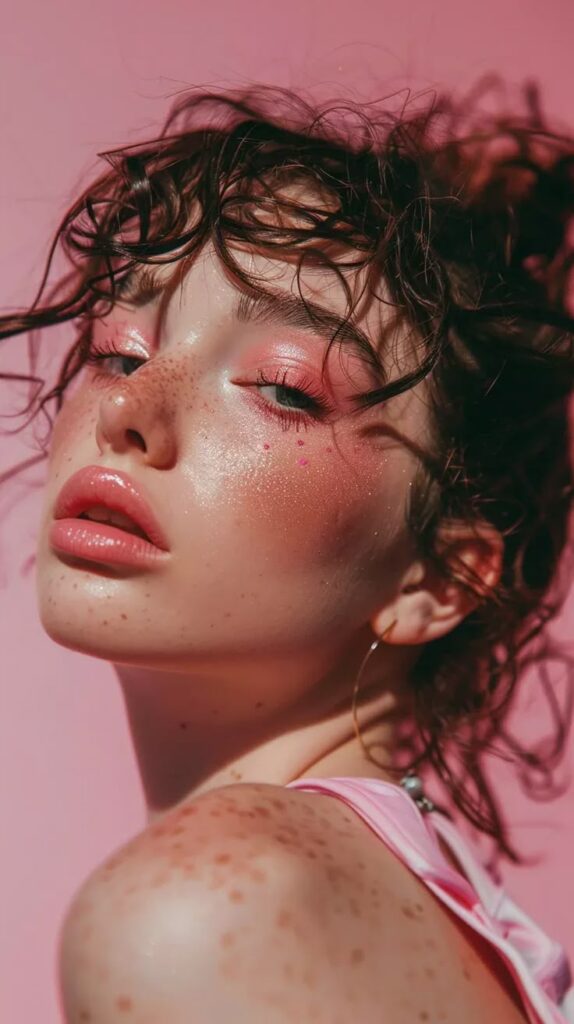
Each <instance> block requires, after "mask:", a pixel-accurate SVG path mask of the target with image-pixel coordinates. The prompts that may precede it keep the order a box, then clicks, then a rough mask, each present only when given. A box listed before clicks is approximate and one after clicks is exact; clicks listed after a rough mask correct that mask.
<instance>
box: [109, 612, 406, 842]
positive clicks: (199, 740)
mask: <svg viewBox="0 0 574 1024" xmlns="http://www.w3.org/2000/svg"><path fill="white" fill-rule="evenodd" d="M371 639H372V637H371V636H370V635H369V634H368V632H367V631H364V632H362V633H361V636H360V637H357V638H356V642H354V643H353V645H352V647H351V648H350V649H349V650H348V651H347V652H346V653H345V654H343V656H342V657H341V656H339V657H338V658H337V659H336V660H337V665H336V667H333V666H331V667H330V668H328V669H327V671H326V672H323V673H322V674H321V675H319V676H317V675H315V676H314V678H315V679H318V681H317V682H315V684H314V685H311V686H310V685H309V676H310V675H311V676H312V673H313V671H316V668H317V665H315V666H314V665H313V664H311V663H310V664H308V665H307V666H306V669H305V671H304V672H303V673H300V674H299V675H297V683H294V671H293V665H292V664H283V665H281V664H277V662H276V661H275V662H274V664H273V666H261V665H260V664H259V665H258V666H257V667H255V666H253V665H251V666H249V668H248V670H245V669H241V668H238V667H237V666H235V671H233V672H230V671H229V669H227V670H225V671H222V670H219V671H218V672H217V673H216V672H214V671H212V670H210V671H205V672H203V673H200V672H193V673H192V672H190V673H186V674H183V673H181V672H175V671H166V670H163V669H162V670H155V669H150V668H139V667H133V666H126V665H119V664H118V665H116V666H115V668H116V671H117V673H118V678H119V681H120V685H121V687H122V691H123V696H124V700H125V704H126V711H127V715H128V721H129V725H130V729H131V733H132V739H133V743H134V750H135V755H136V759H137V763H138V768H139V772H140V777H141V780H142V785H143V789H144V795H145V799H146V805H147V820H148V823H151V822H153V821H154V820H155V819H156V818H157V817H158V816H159V815H160V814H163V813H165V812H166V811H167V810H169V809H170V808H171V807H173V806H175V804H177V803H179V802H181V801H182V800H183V799H184V798H186V797H191V796H197V795H200V794H201V793H205V792H207V791H209V790H211V789H215V788H218V787H220V786H225V785H229V784H234V783H238V782H266V783H270V784H273V785H278V786H283V785H286V784H287V783H288V782H292V781H293V780H294V779H297V778H301V777H302V776H304V775H315V776H317V777H326V776H328V775H365V776H370V777H373V776H374V777H378V778H382V779H384V780H386V781H397V779H398V774H397V773H396V772H394V773H393V772H392V770H391V771H389V770H387V769H386V768H379V767H378V766H377V765H376V764H374V763H373V761H372V760H370V759H369V758H368V757H367V755H366V753H365V752H364V750H363V746H362V745H361V743H360V742H359V740H358V739H357V737H356V735H355V727H354V723H353V715H352V710H351V701H352V690H353V682H354V679H355V676H356V672H357V669H358V666H359V664H360V662H361V660H362V658H363V656H364V653H365V651H366V650H367V649H368V646H369V644H370V642H371ZM415 650H416V649H415V648H398V647H388V646H386V645H382V646H381V647H380V648H379V649H378V650H377V651H376V652H374V655H373V657H372V658H371V659H370V663H369V664H368V666H367V667H366V669H365V672H364V675H363V677H362V679H361V688H360V696H359V701H358V711H357V717H358V721H359V725H360V731H361V738H362V740H363V743H364V744H365V745H366V746H368V747H369V748H371V747H372V749H373V756H374V757H375V758H376V761H378V762H382V763H383V764H384V765H389V764H390V763H391V762H392V759H393V751H394V742H395V732H396V723H397V721H398V719H400V718H401V717H402V716H403V715H404V707H405V700H404V694H405V693H406V692H407V668H408V666H409V665H410V664H412V660H413V653H414V651H415ZM313 660H314V659H311V662H312V661H313ZM375 662H376V664H375ZM298 667H300V666H298Z"/></svg>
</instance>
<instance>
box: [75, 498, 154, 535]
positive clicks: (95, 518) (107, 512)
mask: <svg viewBox="0 0 574 1024" xmlns="http://www.w3.org/2000/svg"><path fill="white" fill-rule="evenodd" d="M76 518H77V519H89V520H90V521H91V522H93V523H106V524H107V525H109V526H117V527H118V529H120V530H125V532H126V533H133V534H135V536H136V537H142V538H143V540H147V541H149V540H150V538H149V536H148V535H147V533H146V532H145V531H144V530H142V528H141V526H138V524H137V523H135V522H134V521H133V519H130V517H129V516H127V515H126V514H125V512H116V511H115V510H113V509H111V508H106V507H105V506H104V505H95V506H94V507H93V508H89V509H86V511H85V512H81V513H80V514H79V515H78V516H77V517H76Z"/></svg>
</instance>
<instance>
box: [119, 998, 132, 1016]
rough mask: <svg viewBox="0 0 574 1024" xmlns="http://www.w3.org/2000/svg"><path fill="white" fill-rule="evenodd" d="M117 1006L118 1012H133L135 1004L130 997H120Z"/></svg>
mask: <svg viewBox="0 0 574 1024" xmlns="http://www.w3.org/2000/svg"><path fill="white" fill-rule="evenodd" d="M116 1006H117V1008H118V1010H124V1011H126V1012H127V1011H128V1010H131V1008H132V1006H133V1003H132V1001H131V999H130V997H129V996H118V998H117V999H116Z"/></svg>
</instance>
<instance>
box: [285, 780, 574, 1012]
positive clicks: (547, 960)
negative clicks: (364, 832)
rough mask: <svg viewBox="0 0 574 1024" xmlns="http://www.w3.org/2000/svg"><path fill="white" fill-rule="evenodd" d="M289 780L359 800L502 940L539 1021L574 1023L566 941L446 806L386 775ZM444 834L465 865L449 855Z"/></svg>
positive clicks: (494, 941)
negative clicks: (427, 807) (554, 934)
mask: <svg viewBox="0 0 574 1024" xmlns="http://www.w3.org/2000/svg"><path fill="white" fill-rule="evenodd" d="M287 788H291V789H303V790H310V791H315V792H322V793H325V794H329V795H331V796H334V797H336V798H338V799H339V800H342V801H343V802H344V803H346V804H347V805H348V806H349V807H350V808H352V809H353V810H354V811H355V812H356V813H357V814H358V815H359V816H360V817H361V818H362V819H363V820H364V821H365V822H366V824H367V825H369V826H370V828H371V829H372V830H373V831H374V832H375V833H376V834H377V835H378V836H379V838H380V839H381V840H382V841H383V842H384V843H385V844H386V846H388V847H389V849H391V850H392V851H393V853H395V854H396V856H397V857H398V858H399V859H400V860H401V861H402V862H403V863H404V864H405V865H406V866H407V867H408V868H410V870H411V871H412V872H413V873H414V874H415V875H417V876H418V877H419V878H420V880H421V881H422V882H423V883H424V884H425V885H426V886H427V888H429V889H430V890H431V891H432V892H433V893H434V894H435V896H436V897H437V898H438V899H439V900H440V901H441V902H442V903H444V904H445V905H446V906H447V907H449V909H450V910H451V911H452V912H453V913H454V914H455V915H456V916H457V917H459V918H460V919H461V920H463V921H464V922H465V923H466V924H468V925H469V926H470V927H471V928H472V929H473V930H474V931H475V932H478V933H479V934H480V935H482V937H483V938H485V939H486V940H487V941H488V942H489V943H490V944H491V945H492V946H493V947H494V948H495V950H496V951H497V952H498V953H499V955H500V956H501V957H502V959H503V960H504V962H505V963H506V966H507V967H508V969H509V970H510V973H511V975H512V976H513V978H514V980H515V982H516V985H517V987H518V990H519V991H520V992H521V994H522V998H523V1001H524V1008H525V1012H527V1013H528V1016H529V1020H530V1021H531V1022H532V1024H570V1022H572V1024H574V990H573V989H572V988H571V987H570V986H571V975H570V967H569V964H568V960H567V957H566V954H565V952H564V949H563V948H562V946H561V945H560V944H559V943H557V942H555V941H553V940H552V939H551V938H550V937H549V936H548V935H546V933H545V932H544V931H543V930H542V929H541V928H540V927H539V926H538V925H537V924H536V923H535V922H534V921H533V920H532V918H530V917H529V916H528V915H527V914H526V913H525V912H524V911H523V910H522V909H521V908H520V907H518V906H517V904H516V903H515V902H514V901H513V900H512V899H511V898H510V897H509V896H508V894H507V893H506V892H505V890H504V889H503V888H502V886H500V885H498V884H497V883H496V882H495V881H494V879H493V878H492V877H491V876H490V874H489V873H488V871H487V870H486V868H485V867H484V866H483V865H482V864H481V863H480V861H479V860H478V858H477V856H476V855H475V853H474V852H473V851H472V849H471V847H470V846H469V845H468V844H467V843H466V841H465V840H464V839H463V837H462V835H461V834H460V832H459V831H458V830H457V829H456V827H455V825H454V824H453V823H452V822H450V821H449V820H448V819H447V818H446V817H445V816H444V815H443V814H441V813H440V812H439V811H436V810H434V811H430V812H426V813H424V814H423V813H422V812H421V811H420V810H419V808H418V807H417V806H416V804H415V802H414V800H413V799H411V797H410V796H409V795H408V793H407V792H406V791H405V790H404V789H403V788H402V787H401V786H396V785H394V784H393V783H390V782H383V781H382V780H381V779H371V778H362V777H355V776H333V777H331V778H314V777H312V776H309V777H307V778H301V779H295V780H294V781H293V782H290V783H288V784H287ZM439 836H440V838H441V840H442V841H443V843H444V844H445V845H446V847H447V848H448V849H449V850H450V851H451V852H452V854H453V856H454V858H455V859H456V861H457V862H458V863H459V864H460V868H461V870H460V871H457V870H456V869H455V868H454V867H453V866H452V865H451V864H450V862H449V861H448V860H447V858H446V857H445V855H444V853H443V851H442V849H441V846H440V843H439V839H438V837H439Z"/></svg>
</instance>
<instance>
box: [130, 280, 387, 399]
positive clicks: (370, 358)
mask: <svg viewBox="0 0 574 1024" xmlns="http://www.w3.org/2000/svg"><path fill="white" fill-rule="evenodd" d="M155 266H156V265H153V264H152V265H149V264H148V265H144V266H143V268H140V267H137V268H132V270H131V271H130V272H129V273H128V274H127V275H126V277H124V278H123V279H122V280H121V281H120V282H119V283H118V284H117V286H116V287H117V290H116V295H117V297H118V298H120V299H124V301H127V302H129V303H131V304H132V305H134V306H136V307H139V306H143V305H145V304H146V303H147V302H151V301H153V299H155V298H157V297H158V295H160V294H161V293H162V291H163V290H164V289H165V285H166V282H165V279H162V277H161V276H160V274H159V273H158V271H157V269H155ZM233 313H234V315H235V317H236V319H237V320H238V321H239V322H240V323H264V324H278V325H280V326H287V327H297V328H298V329H299V330H303V331H307V332H309V333H312V334H318V335H320V336H321V337H323V338H325V339H326V340H328V341H331V340H332V339H333V338H337V339H338V340H339V341H341V342H343V343H347V344H350V345H351V346H352V347H354V348H355V350H356V351H357V352H358V354H359V355H360V356H362V357H363V358H366V361H367V362H368V364H369V365H370V366H371V368H372V369H374V370H376V372H377V374H378V375H382V376H383V378H384V379H386V374H385V373H384V370H383V367H382V366H381V364H380V361H379V358H378V356H377V353H376V350H375V349H374V347H373V345H372V343H371V341H370V339H369V337H368V335H367V334H366V333H365V332H364V331H362V330H361V328H360V327H358V326H357V325H356V324H353V323H351V321H350V320H349V318H346V317H342V316H340V315H339V314H338V313H335V312H334V311H333V310H331V309H327V308H325V306H321V305H319V303H317V302H311V301H310V300H308V299H303V298H301V297H300V296H297V295H293V294H292V293H288V292H260V293H259V294H258V295H248V294H246V293H243V294H242V295H241V296H240V298H239V300H238V302H237V304H236V306H235V308H234V310H233Z"/></svg>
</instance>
